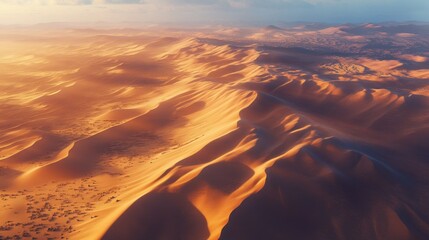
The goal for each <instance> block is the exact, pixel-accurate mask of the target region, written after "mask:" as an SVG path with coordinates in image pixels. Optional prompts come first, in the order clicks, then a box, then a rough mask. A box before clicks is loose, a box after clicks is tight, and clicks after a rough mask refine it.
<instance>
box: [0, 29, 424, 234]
mask: <svg viewBox="0 0 429 240" xmlns="http://www.w3.org/2000/svg"><path fill="white" fill-rule="evenodd" d="M428 30H429V27H428V26H427V25H410V26H408V25H400V24H398V25H386V26H384V25H380V26H376V27H374V25H371V26H370V25H343V26H307V25H302V26H295V27H288V28H282V27H277V26H269V27H266V28H243V29H238V28H227V27H211V28H200V29H195V30H186V29H177V30H174V29H163V28H155V27H153V28H144V29H104V28H100V29H82V28H71V27H68V28H63V29H59V28H54V27H50V26H35V27H17V28H10V27H0V92H1V94H0V116H1V117H0V199H1V201H0V204H1V208H0V239H21V238H22V239H31V238H32V237H34V238H37V239H48V238H52V239H62V238H65V239H148V240H157V239H191V240H193V239H225V240H232V239H235V240H241V239H243V240H244V239H246V240H247V239H255V240H262V239H292V240H318V239H326V240H328V239H329V240H334V239H338V240H342V239H344V240H345V239H365V240H372V239H374V240H386V239H389V240H390V239H392V240H395V239H396V240H403V239H422V240H423V239H429V204H428V203H429V110H428V109H429V60H428V58H429V40H428V39H429V38H428V37H429V31H428ZM422 49H426V50H425V51H422Z"/></svg>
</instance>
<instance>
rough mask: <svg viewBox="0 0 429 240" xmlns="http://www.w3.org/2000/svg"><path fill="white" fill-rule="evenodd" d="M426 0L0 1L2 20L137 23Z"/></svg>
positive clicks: (356, 14) (226, 20)
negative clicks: (404, 0)
mask: <svg viewBox="0 0 429 240" xmlns="http://www.w3.org/2000/svg"><path fill="white" fill-rule="evenodd" d="M428 10H429V4H428V1H425V0H411V1H407V2H403V1H399V0H382V1H369V0H364V1H357V0H283V1H282V0H269V1H257V0H205V1H195V0H181V1H179V0H161V1H154V0H145V1H139V0H104V1H103V0H102V1H99V0H95V1H93V0H51V1H42V0H37V1H36V0H1V1H0V24H3V25H10V24H38V23H49V22H75V23H83V22H109V23H123V22H139V23H146V24H166V23H167V24H168V23H174V24H183V25H204V24H231V25H234V24H238V25H266V24H278V23H282V22H323V23H331V24H334V23H366V22H374V23H377V22H390V21H396V22H404V21H424V22H427V21H429V16H428V14H426V13H427V12H428Z"/></svg>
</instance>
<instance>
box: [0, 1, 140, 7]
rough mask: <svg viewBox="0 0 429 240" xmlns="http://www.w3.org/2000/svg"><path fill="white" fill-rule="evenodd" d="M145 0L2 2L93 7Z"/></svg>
mask: <svg viewBox="0 0 429 240" xmlns="http://www.w3.org/2000/svg"><path fill="white" fill-rule="evenodd" d="M142 3H144V1H143V0H0V4H3V5H41V6H47V5H49V6H50V5H59V6H68V5H70V6H72V5H93V4H142Z"/></svg>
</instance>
